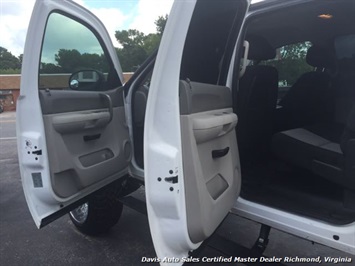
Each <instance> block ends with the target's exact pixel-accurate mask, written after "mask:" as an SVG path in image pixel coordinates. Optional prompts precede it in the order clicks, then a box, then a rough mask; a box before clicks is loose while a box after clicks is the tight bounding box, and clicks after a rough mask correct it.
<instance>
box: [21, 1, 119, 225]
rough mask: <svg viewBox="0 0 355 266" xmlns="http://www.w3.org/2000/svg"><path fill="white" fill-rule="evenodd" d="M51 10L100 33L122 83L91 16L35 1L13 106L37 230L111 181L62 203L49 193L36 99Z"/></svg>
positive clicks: (65, 4)
mask: <svg viewBox="0 0 355 266" xmlns="http://www.w3.org/2000/svg"><path fill="white" fill-rule="evenodd" d="M54 10H57V11H58V10H60V11H62V12H64V13H66V14H69V15H71V16H72V17H75V18H77V19H79V20H80V21H83V22H85V23H86V24H87V25H89V26H90V27H91V28H93V29H94V30H96V31H97V32H98V33H100V36H101V38H102V40H103V42H104V43H105V45H106V47H107V49H108V53H109V55H110V56H111V58H112V61H113V63H114V66H115V69H116V70H117V73H118V74H119V77H120V78H121V81H123V76H122V71H121V67H120V64H119V62H118V59H117V54H116V51H115V49H114V47H113V45H112V42H111V39H110V36H109V34H108V33H107V31H106V29H105V27H104V26H103V24H102V23H101V22H100V21H99V20H98V19H97V18H96V17H95V16H94V15H93V14H92V13H90V12H89V11H87V10H86V9H84V8H82V7H81V6H79V5H78V4H76V3H74V2H72V1H55V0H46V1H42V0H38V1H37V2H36V4H35V7H34V10H33V14H32V17H31V21H30V25H29V28H28V33H27V39H26V44H25V50H24V57H23V64H22V74H21V90H20V96H19V98H18V103H17V147H18V156H19V166H20V172H21V179H22V185H23V189H24V193H25V197H26V201H27V204H28V207H29V209H30V212H31V215H32V217H33V219H34V221H35V223H36V225H37V227H40V226H41V222H42V220H43V219H44V218H46V217H48V216H49V215H51V214H53V213H55V212H57V211H59V210H60V209H62V208H63V207H65V206H67V205H69V204H71V203H74V202H76V201H77V200H78V199H80V198H82V197H84V196H86V195H88V194H90V193H92V192H93V191H94V190H96V189H97V188H98V187H102V186H104V185H106V184H108V183H110V182H112V181H113V180H108V179H107V180H105V181H103V182H102V183H100V184H97V186H96V188H94V187H90V188H87V189H86V190H83V191H81V192H80V193H77V194H75V195H73V196H71V197H69V198H66V199H62V198H59V197H58V196H56V195H55V194H54V192H53V190H52V187H51V180H50V174H49V163H48V152H47V145H46V136H45V131H44V125H43V118H42V111H41V106H40V102H39V97H38V69H39V60H40V57H41V47H42V40H43V36H44V32H45V27H46V22H47V18H48V16H49V14H50V13H51V12H52V11H54ZM35 150H41V153H42V155H35V154H33V153H32V152H33V151H35ZM33 175H35V176H36V178H37V180H38V181H41V182H42V184H37V187H36V186H35V185H34V183H33V178H34V177H33ZM39 177H41V178H39Z"/></svg>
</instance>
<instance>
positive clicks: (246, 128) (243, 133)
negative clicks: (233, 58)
mask: <svg viewBox="0 0 355 266" xmlns="http://www.w3.org/2000/svg"><path fill="white" fill-rule="evenodd" d="M247 40H248V41H249V44H250V48H249V54H248V59H249V60H255V61H262V60H268V59H273V58H275V56H276V51H275V49H274V48H273V47H272V46H271V45H270V44H269V43H268V42H267V41H266V40H265V39H264V38H261V37H256V36H252V37H248V38H247ZM277 90H278V72H277V70H276V68H274V67H271V66H265V65H253V66H248V67H247V68H246V71H245V73H244V75H243V77H242V78H241V79H240V81H239V90H238V93H237V114H238V125H237V136H238V145H239V153H240V159H241V160H242V161H243V162H244V164H245V163H253V162H257V161H259V160H262V159H263V158H264V157H265V156H267V153H268V152H269V147H270V142H271V137H272V133H273V130H272V124H273V123H272V121H273V114H274V111H275V108H276V101H277Z"/></svg>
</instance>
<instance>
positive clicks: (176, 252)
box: [144, 1, 199, 265]
mask: <svg viewBox="0 0 355 266" xmlns="http://www.w3.org/2000/svg"><path fill="white" fill-rule="evenodd" d="M195 3H196V1H176V2H175V3H174V5H173V7H172V10H171V12H170V16H169V20H168V22H167V25H166V28H165V31H164V35H163V38H162V41H161V44H160V48H159V52H158V55H157V59H156V63H155V68H154V71H153V76H152V82H151V86H150V89H149V97H148V103H147V111H146V119H145V131H144V165H145V169H144V170H145V189H146V199H147V210H148V218H149V226H150V231H151V235H152V238H153V242H154V247H155V251H156V253H157V256H158V258H160V259H162V260H163V259H164V258H165V257H167V258H178V259H181V258H183V257H187V256H188V251H189V250H192V249H196V248H197V247H198V246H199V245H198V244H194V243H192V242H191V240H190V238H189V235H188V232H187V220H186V203H185V190H184V177H183V168H182V167H183V166H182V154H181V130H180V109H179V93H178V91H179V75H180V65H181V58H182V52H183V48H184V43H185V38H186V35H187V31H188V27H189V23H190V20H191V17H192V13H193V10H194V7H195ZM170 170H172V171H173V173H174V175H178V178H179V182H178V183H176V184H170V183H168V182H164V181H163V182H159V181H158V180H157V179H158V178H159V177H161V178H162V179H163V180H164V177H166V176H169V175H170V174H169V171H170ZM170 187H172V188H173V191H170ZM168 264H169V263H165V262H164V261H161V265H168ZM174 264H175V265H181V264H182V262H181V260H179V261H176V262H175V263H174ZM169 265H171V263H170V264H169Z"/></svg>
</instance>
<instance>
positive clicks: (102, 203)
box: [69, 186, 123, 235]
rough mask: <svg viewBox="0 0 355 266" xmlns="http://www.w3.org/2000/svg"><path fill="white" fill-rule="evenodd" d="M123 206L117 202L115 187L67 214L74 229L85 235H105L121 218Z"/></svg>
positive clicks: (103, 191) (95, 195) (96, 195)
mask: <svg viewBox="0 0 355 266" xmlns="http://www.w3.org/2000/svg"><path fill="white" fill-rule="evenodd" d="M122 209H123V204H122V203H121V202H119V200H118V193H117V187H116V186H113V187H106V188H104V189H102V190H100V191H98V192H97V193H96V194H94V195H93V196H92V197H91V198H90V199H89V201H88V202H86V203H84V204H82V205H80V206H79V207H77V208H76V209H74V210H72V211H71V212H70V213H69V217H70V219H71V221H72V222H73V224H74V225H75V227H76V228H77V229H78V230H79V231H80V232H82V233H84V234H87V235H98V234H102V233H106V232H108V231H109V230H110V228H111V227H113V226H114V225H115V224H116V223H117V222H118V220H119V219H120V217H121V213H122Z"/></svg>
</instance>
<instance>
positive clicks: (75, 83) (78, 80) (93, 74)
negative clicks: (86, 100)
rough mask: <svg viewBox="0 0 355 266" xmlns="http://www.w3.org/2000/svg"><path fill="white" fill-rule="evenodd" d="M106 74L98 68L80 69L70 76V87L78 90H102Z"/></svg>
mask: <svg viewBox="0 0 355 266" xmlns="http://www.w3.org/2000/svg"><path fill="white" fill-rule="evenodd" d="M103 81H104V74H103V73H101V72H99V71H97V70H80V71H77V72H74V73H73V74H72V75H71V76H70V78H69V88H70V89H72V90H77V91H100V90H102V89H101V88H100V87H101V85H102V82H103Z"/></svg>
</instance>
